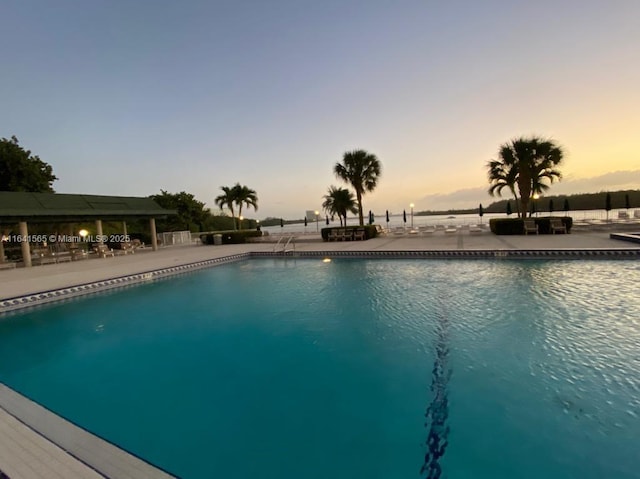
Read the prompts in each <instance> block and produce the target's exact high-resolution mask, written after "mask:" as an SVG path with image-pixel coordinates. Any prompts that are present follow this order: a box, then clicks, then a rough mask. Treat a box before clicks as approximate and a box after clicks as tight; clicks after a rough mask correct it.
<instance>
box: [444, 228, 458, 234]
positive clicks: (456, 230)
mask: <svg viewBox="0 0 640 479" xmlns="http://www.w3.org/2000/svg"><path fill="white" fill-rule="evenodd" d="M457 232H458V228H457V227H456V226H447V227H446V228H445V230H444V234H446V235H453V234H456V233H457Z"/></svg>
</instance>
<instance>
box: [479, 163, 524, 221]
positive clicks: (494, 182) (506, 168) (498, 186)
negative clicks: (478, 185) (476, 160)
mask: <svg viewBox="0 0 640 479" xmlns="http://www.w3.org/2000/svg"><path fill="white" fill-rule="evenodd" d="M487 167H488V168H489V183H491V186H490V187H489V194H490V195H491V196H495V195H496V194H497V195H498V196H502V190H503V189H504V188H509V191H511V194H512V195H513V197H514V198H515V200H516V212H517V213H518V217H520V201H519V198H518V194H517V193H516V178H517V177H518V170H517V168H516V167H515V165H513V164H507V163H505V162H503V161H500V160H491V161H489V162H488V163H487ZM507 204H509V203H507ZM507 214H511V213H507Z"/></svg>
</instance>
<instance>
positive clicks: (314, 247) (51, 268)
mask: <svg viewBox="0 0 640 479" xmlns="http://www.w3.org/2000/svg"><path fill="white" fill-rule="evenodd" d="M274 246H275V244H274V243H254V244H248V245H224V246H203V245H189V246H184V247H170V248H164V249H161V250H159V251H156V252H153V251H151V250H146V251H145V250H140V251H138V252H136V253H135V254H134V255H126V256H118V257H115V258H103V259H97V258H96V259H90V260H83V261H76V262H69V263H62V264H50V265H43V266H35V267H32V268H19V269H13V270H0V299H6V298H12V297H16V296H21V295H25V294H33V293H36V292H42V291H48V290H52V289H57V288H64V287H69V286H76V285H79V284H84V283H89V282H94V281H100V280H105V279H109V278H114V277H119V276H125V275H131V274H138V273H143V272H147V271H152V270H156V269H160V268H167V267H172V266H178V265H181V264H188V263H194V262H198V261H204V260H209V259H214V258H219V257H224V256H229V255H233V254H239V253H245V252H249V251H273V249H274ZM576 248H578V249H590V250H595V249H634V250H640V244H636V243H629V242H623V241H619V240H613V239H610V238H609V233H608V232H584V233H574V234H570V235H540V236H535V235H531V236H495V235H493V234H491V233H489V232H483V233H482V234H476V235H471V234H469V233H468V232H462V233H459V234H455V235H445V234H444V233H436V234H434V235H431V236H408V235H407V236H395V235H386V236H382V237H379V238H375V239H372V240H369V241H366V242H361V241H358V242H332V243H325V242H322V241H321V240H320V238H319V237H318V236H311V235H308V236H301V237H299V238H298V240H297V241H296V242H295V249H296V251H327V252H332V251H441V250H442V251H452V250H491V251H493V250H526V249H532V250H540V249H576ZM14 395H15V393H13V392H12V391H8V390H7V389H6V388H5V387H4V386H2V385H0V470H1V471H3V472H4V473H6V474H7V475H8V477H9V478H10V479H19V478H25V479H39V478H57V477H60V478H74V479H75V478H78V479H95V478H99V477H109V476H111V477H114V478H116V477H118V478H119V477H131V478H138V477H140V478H142V477H168V476H167V475H166V474H165V473H163V472H162V471H155V472H151V473H150V472H149V471H144V472H139V473H138V472H136V471H135V467H133V472H132V473H131V475H126V476H123V475H121V474H119V473H117V474H116V475H113V474H112V473H107V472H105V471H107V470H110V471H113V470H114V469H113V468H114V467H115V468H116V469H115V470H117V467H120V466H121V465H122V461H125V462H126V459H122V460H120V459H117V460H114V461H112V462H113V464H111V465H109V464H108V463H109V461H108V460H107V461H106V463H107V464H106V465H105V462H100V461H101V460H102V459H100V458H98V459H97V462H98V464H99V465H98V466H96V465H95V463H96V460H92V459H95V458H96V457H98V456H99V455H100V454H104V450H102V449H101V447H102V446H96V447H97V449H96V450H95V452H92V450H88V453H87V454H88V455H89V456H91V455H92V454H93V455H94V456H95V457H93V458H92V457H88V458H85V459H84V461H85V462H86V463H91V464H93V465H94V467H96V469H98V470H100V471H102V472H103V473H104V474H105V475H102V474H100V473H98V472H96V470H94V469H92V468H91V467H88V466H87V465H86V464H84V463H83V462H81V461H79V460H77V459H76V458H74V457H73V456H71V455H70V454H68V453H67V452H65V450H64V449H63V448H61V447H59V446H58V445H56V444H54V443H53V442H51V441H49V440H48V439H46V438H45V437H51V434H52V433H51V432H50V431H49V430H48V428H50V427H51V424H50V422H51V421H54V422H55V421H56V420H57V419H56V418H48V419H47V424H43V423H42V422H38V420H39V419H38V418H39V416H38V414H41V412H35V413H34V412H33V411H32V412H31V413H24V412H21V413H20V414H18V413H16V411H15V408H17V409H21V408H25V407H26V408H30V407H32V405H29V404H28V401H27V400H24V399H20V398H16V397H15V396H14ZM7 404H13V405H14V406H12V407H9V406H7ZM16 405H17V406H16ZM36 407H37V406H36ZM11 412H13V413H14V414H16V416H18V417H19V416H20V415H21V414H24V415H25V416H26V417H27V418H31V420H32V421H33V424H31V427H28V426H27V425H26V424H29V421H28V420H25V419H24V418H23V420H22V421H19V420H17V419H16V417H14V415H13V414H11ZM25 423H26V424H25ZM40 425H42V426H40ZM59 427H64V426H59ZM32 428H33V429H32ZM35 429H38V432H36V430H35ZM53 435H54V436H55V433H54V434H53ZM82 441H84V439H82ZM57 442H58V444H60V441H57ZM74 447H75V448H76V449H77V448H78V446H77V445H76V446H69V447H68V450H72V449H73V448H74ZM105 447H107V446H105ZM72 452H73V453H74V454H75V456H76V457H81V456H80V455H79V454H78V451H73V450H72ZM110 454H111V453H109V455H110ZM114 454H115V453H114ZM109 455H108V456H109ZM109 467H111V468H112V469H109ZM136 467H137V466H136Z"/></svg>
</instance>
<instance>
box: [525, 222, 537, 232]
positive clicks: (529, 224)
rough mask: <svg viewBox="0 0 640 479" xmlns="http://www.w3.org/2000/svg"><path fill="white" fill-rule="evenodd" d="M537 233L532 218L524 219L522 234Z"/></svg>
mask: <svg viewBox="0 0 640 479" xmlns="http://www.w3.org/2000/svg"><path fill="white" fill-rule="evenodd" d="M531 233H535V234H538V225H537V224H536V222H535V221H534V220H524V234H526V235H528V234H531Z"/></svg>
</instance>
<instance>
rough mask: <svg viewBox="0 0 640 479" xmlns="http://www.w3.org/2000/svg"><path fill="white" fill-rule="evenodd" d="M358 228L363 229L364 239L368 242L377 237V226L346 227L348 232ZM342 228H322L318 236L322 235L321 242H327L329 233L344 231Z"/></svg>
mask: <svg viewBox="0 0 640 479" xmlns="http://www.w3.org/2000/svg"><path fill="white" fill-rule="evenodd" d="M358 228H364V239H365V240H368V239H371V238H375V237H376V236H378V226H377V225H364V226H347V227H346V229H348V230H355V229H358ZM344 229H345V227H344V226H331V227H330V228H322V230H321V231H320V234H321V235H322V241H329V232H331V231H332V230H344Z"/></svg>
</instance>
